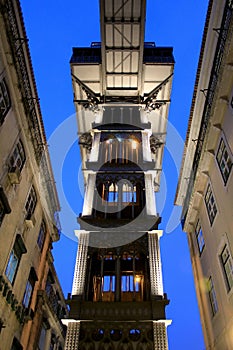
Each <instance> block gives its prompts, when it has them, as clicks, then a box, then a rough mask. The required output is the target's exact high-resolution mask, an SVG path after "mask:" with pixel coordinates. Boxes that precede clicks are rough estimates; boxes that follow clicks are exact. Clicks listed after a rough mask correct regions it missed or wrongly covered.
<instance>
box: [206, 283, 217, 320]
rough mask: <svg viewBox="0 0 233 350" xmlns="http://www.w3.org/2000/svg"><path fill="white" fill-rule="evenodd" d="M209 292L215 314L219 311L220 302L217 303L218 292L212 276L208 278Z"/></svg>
mask: <svg viewBox="0 0 233 350" xmlns="http://www.w3.org/2000/svg"><path fill="white" fill-rule="evenodd" d="M208 294H209V300H210V305H211V310H212V314H213V316H214V315H215V314H216V313H217V311H218V303H217V298H216V294H215V290H214V285H213V280H212V277H210V278H209V280H208Z"/></svg>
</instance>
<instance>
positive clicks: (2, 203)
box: [0, 187, 11, 226]
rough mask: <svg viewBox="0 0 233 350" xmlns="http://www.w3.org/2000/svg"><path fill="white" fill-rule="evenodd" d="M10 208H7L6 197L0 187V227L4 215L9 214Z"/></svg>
mask: <svg viewBox="0 0 233 350" xmlns="http://www.w3.org/2000/svg"><path fill="white" fill-rule="evenodd" d="M10 213H11V208H10V206H9V203H8V200H7V197H6V195H5V193H4V190H3V188H2V187H0V226H1V224H2V222H3V219H4V216H5V214H10Z"/></svg>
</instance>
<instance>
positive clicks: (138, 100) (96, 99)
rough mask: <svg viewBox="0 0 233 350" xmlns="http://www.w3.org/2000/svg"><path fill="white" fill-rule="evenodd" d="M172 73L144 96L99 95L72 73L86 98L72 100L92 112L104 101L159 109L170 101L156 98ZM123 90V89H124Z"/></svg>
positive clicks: (146, 108)
mask: <svg viewBox="0 0 233 350" xmlns="http://www.w3.org/2000/svg"><path fill="white" fill-rule="evenodd" d="M172 76H173V73H172V74H170V75H169V76H168V77H167V78H166V79H164V81H162V82H161V83H160V84H159V85H158V86H156V87H155V88H154V89H153V90H151V92H150V93H148V94H145V95H144V96H117V95H116V96H107V95H100V94H99V93H95V92H94V91H93V90H91V89H90V88H89V87H88V86H87V85H86V84H84V83H83V82H82V81H81V80H80V79H79V78H78V77H76V76H75V75H74V74H72V78H73V80H74V81H75V82H76V83H77V84H78V85H79V87H80V88H81V89H82V91H83V92H84V93H85V94H86V99H82V100H81V99H78V100H77V99H75V100H74V102H76V103H78V104H79V105H82V106H83V107H84V108H85V109H89V110H92V111H93V112H95V111H98V109H99V107H98V105H99V104H105V103H116V102H121V103H122V102H125V103H134V104H139V105H141V106H142V107H143V108H144V109H145V110H146V111H148V112H150V111H153V110H156V109H159V108H160V107H161V106H163V105H165V104H166V103H168V102H170V100H158V99H157V97H158V94H159V92H160V91H161V90H162V88H163V87H164V86H165V85H166V84H167V83H168V82H169V80H170V79H171V77H172ZM124 90H125V89H124Z"/></svg>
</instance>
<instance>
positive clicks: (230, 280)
mask: <svg viewBox="0 0 233 350" xmlns="http://www.w3.org/2000/svg"><path fill="white" fill-rule="evenodd" d="M225 249H227V250H228V256H227V258H226V260H225V259H223V253H224V250H225ZM219 259H220V264H221V267H222V272H223V277H224V280H225V283H226V289H227V292H230V291H231V290H233V258H232V254H231V251H230V249H229V246H228V244H227V243H226V244H225V245H224V247H223V248H222V249H221V252H220V254H219ZM224 260H225V261H224ZM229 262H230V268H229V270H230V271H231V273H232V276H230V277H229V276H228V272H227V269H226V265H227V264H228V263H229Z"/></svg>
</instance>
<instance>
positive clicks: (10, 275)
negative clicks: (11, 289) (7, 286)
mask: <svg viewBox="0 0 233 350" xmlns="http://www.w3.org/2000/svg"><path fill="white" fill-rule="evenodd" d="M15 262H16V263H15ZM19 263H20V256H19V255H18V254H17V253H16V251H15V249H14V247H13V248H12V249H11V252H10V255H9V258H8V262H7V266H6V269H5V275H6V277H7V279H8V280H9V282H10V283H11V284H12V285H13V284H14V281H15V278H16V274H17V271H18V268H19Z"/></svg>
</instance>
